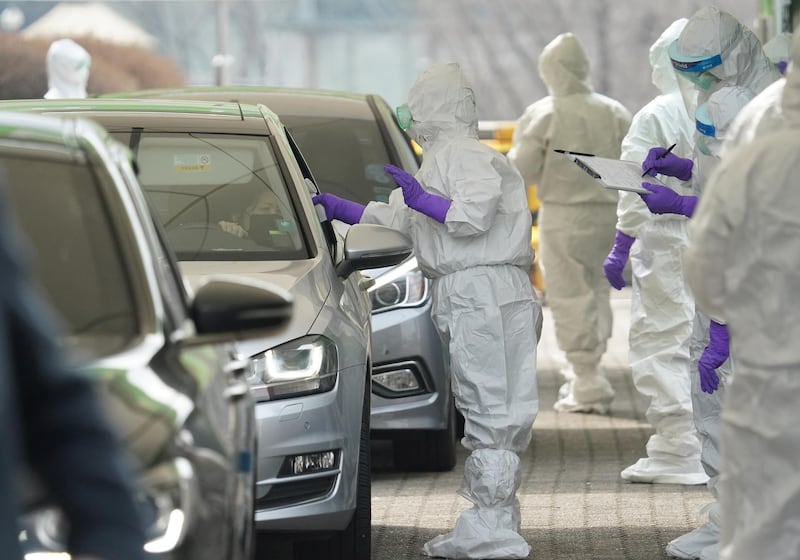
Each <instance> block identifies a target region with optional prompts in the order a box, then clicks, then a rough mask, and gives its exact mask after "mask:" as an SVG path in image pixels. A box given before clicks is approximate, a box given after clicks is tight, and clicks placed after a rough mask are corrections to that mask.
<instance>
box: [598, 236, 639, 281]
mask: <svg viewBox="0 0 800 560" xmlns="http://www.w3.org/2000/svg"><path fill="white" fill-rule="evenodd" d="M634 241H636V238H635V237H631V236H630V235H628V234H626V233H622V232H621V231H619V230H617V235H616V237H615V238H614V247H613V248H612V249H611V252H610V253H609V254H608V256H607V257H606V260H605V261H603V270H604V271H605V273H606V278H608V283H609V284H611V286H612V287H613V288H614V289H615V290H621V289H622V288H624V287H625V278H623V276H622V271H623V269H624V268H625V263H627V262H628V255H630V252H631V245H633V242H634Z"/></svg>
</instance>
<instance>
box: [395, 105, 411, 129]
mask: <svg viewBox="0 0 800 560" xmlns="http://www.w3.org/2000/svg"><path fill="white" fill-rule="evenodd" d="M395 114H396V115H397V123H398V124H399V125H400V128H402V129H403V130H408V129H409V128H411V123H412V122H414V119H412V118H411V109H409V108H408V105H400V106H399V107H397V109H395Z"/></svg>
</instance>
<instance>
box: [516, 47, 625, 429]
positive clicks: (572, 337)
mask: <svg viewBox="0 0 800 560" xmlns="http://www.w3.org/2000/svg"><path fill="white" fill-rule="evenodd" d="M539 75H540V76H541V78H542V80H543V81H544V83H545V84H546V85H547V89H548V90H549V92H550V95H549V96H547V97H545V98H543V99H540V100H539V101H537V102H536V103H534V104H533V105H531V106H529V107H528V108H527V109H525V112H524V113H523V115H522V116H521V117H520V118H519V119H518V120H517V124H516V127H515V129H514V137H513V146H512V147H511V150H510V151H509V152H508V158H509V159H510V160H511V162H512V163H513V164H514V165H516V167H517V169H519V171H520V173H522V177H523V178H524V179H525V183H526V184H528V185H530V184H535V185H537V188H538V195H539V199H540V200H541V203H542V208H541V210H540V211H539V212H540V213H539V236H540V246H541V261H542V267H543V269H544V276H545V283H546V284H547V302H548V304H549V305H550V308H551V309H552V312H553V320H554V322H555V329H556V340H557V342H558V347H559V348H560V349H561V350H562V351H563V352H564V353H565V354H566V359H567V362H568V365H567V367H566V368H565V369H564V370H563V371H562V374H563V375H564V377H565V379H566V381H567V383H565V384H564V386H562V388H561V390H560V391H559V400H558V401H557V402H556V404H555V409H556V410H558V411H562V412H599V413H606V412H608V410H609V405H610V403H611V401H612V400H613V398H614V390H613V389H612V387H611V384H610V383H609V382H608V380H607V379H606V377H605V375H604V374H603V372H602V371H601V369H600V359H601V358H602V356H603V354H604V353H605V351H606V343H607V342H608V339H609V338H610V337H611V324H612V315H611V303H610V301H609V296H610V288H609V285H608V282H607V281H606V279H605V278H604V277H603V259H604V258H605V256H606V255H607V254H608V252H609V250H610V249H611V247H612V245H613V243H614V227H615V223H616V208H617V192H616V191H614V190H611V189H604V188H603V187H602V186H600V185H599V184H598V182H597V181H595V180H594V179H592V178H591V177H589V175H587V174H586V173H584V172H583V171H581V170H580V169H579V168H578V167H577V166H576V165H575V164H574V163H573V162H572V161H570V160H569V159H568V158H566V157H564V156H562V155H561V154H558V153H555V152H554V151H553V150H554V149H562V150H569V151H574V152H584V153H590V154H595V155H598V156H604V157H609V158H618V157H619V156H620V144H621V143H622V138H623V137H624V136H625V134H626V133H627V132H628V127H629V126H630V124H631V115H630V113H629V112H628V111H627V109H625V108H624V107H623V106H622V105H621V104H620V103H618V102H617V101H614V100H613V99H610V98H608V97H605V96H603V95H600V94H598V93H594V91H593V90H592V86H591V84H590V82H589V60H588V59H587V57H586V53H585V52H584V50H583V47H582V46H581V44H580V42H579V41H578V39H577V38H576V37H575V36H574V35H573V34H572V33H564V34H561V35H559V36H558V37H556V38H555V39H553V41H551V42H550V44H548V45H547V46H546V47H545V48H544V50H543V51H542V54H541V55H540V56H539Z"/></svg>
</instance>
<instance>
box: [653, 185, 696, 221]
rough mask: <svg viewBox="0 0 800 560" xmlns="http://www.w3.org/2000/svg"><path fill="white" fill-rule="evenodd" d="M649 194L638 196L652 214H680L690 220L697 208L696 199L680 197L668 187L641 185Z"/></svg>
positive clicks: (694, 197) (693, 197)
mask: <svg viewBox="0 0 800 560" xmlns="http://www.w3.org/2000/svg"><path fill="white" fill-rule="evenodd" d="M642 186H643V187H644V188H646V189H647V190H648V191H650V193H651V194H640V195H639V196H641V197H642V200H644V203H645V204H647V207H648V208H649V209H650V211H651V212H652V213H653V214H682V215H683V216H686V217H687V218H691V217H692V215H693V214H694V209H695V207H696V206H697V197H696V196H688V195H686V196H685V195H681V194H678V193H676V192H675V191H673V190H672V189H671V188H669V187H665V186H663V185H653V184H651V183H642Z"/></svg>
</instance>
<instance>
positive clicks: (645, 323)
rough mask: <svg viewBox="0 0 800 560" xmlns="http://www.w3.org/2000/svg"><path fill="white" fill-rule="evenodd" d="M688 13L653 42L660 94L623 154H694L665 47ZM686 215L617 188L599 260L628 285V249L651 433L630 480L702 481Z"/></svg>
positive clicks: (640, 376)
mask: <svg viewBox="0 0 800 560" xmlns="http://www.w3.org/2000/svg"><path fill="white" fill-rule="evenodd" d="M686 22H687V20H686V19H685V18H682V19H679V20H677V21H675V22H673V23H672V24H671V25H670V26H669V27H668V28H667V29H666V30H665V31H664V32H663V33H662V34H661V36H660V37H659V38H658V39H657V40H656V42H655V43H653V46H652V47H650V65H651V66H652V68H653V74H652V79H653V84H654V85H655V86H656V87H657V88H658V89H659V90H660V91H661V95H659V96H657V97H656V98H655V99H653V100H652V101H650V102H649V103H648V104H647V105H645V106H644V107H643V108H642V109H641V110H640V111H639V112H638V113H636V115H635V116H634V117H633V122H632V124H631V127H630V130H629V131H628V134H627V135H626V136H625V138H624V139H623V140H622V155H621V156H620V159H624V160H629V161H635V162H637V163H641V162H642V161H643V160H644V159H645V157H646V156H647V152H648V150H649V149H650V148H651V147H653V146H671V145H672V144H675V148H674V149H673V151H672V153H674V154H677V155H682V156H685V157H691V155H692V149H693V145H694V122H693V121H692V120H691V119H690V118H689V115H688V113H687V112H686V107H685V105H684V102H683V98H682V97H681V93H680V91H679V90H678V81H677V79H676V78H675V71H674V70H673V69H672V63H671V62H670V59H669V55H668V54H667V47H669V45H670V44H671V43H672V42H673V41H674V40H676V39H677V38H678V36H679V35H680V33H681V31H683V28H684V26H685V25H686ZM664 182H665V183H666V184H668V185H669V186H670V187H672V188H673V190H675V191H676V192H679V193H684V194H690V189H689V185H688V183H682V182H681V181H680V180H678V179H676V178H674V177H665V178H664ZM687 226H688V218H687V217H685V216H681V215H679V214H662V215H656V214H653V213H651V212H650V210H649V209H648V208H647V206H646V205H645V203H644V202H643V201H642V199H641V197H640V196H639V195H638V194H637V193H633V192H626V191H620V193H619V203H618V204H617V235H616V241H615V243H614V248H613V249H612V250H611V253H609V255H608V257H607V258H606V260H605V262H604V264H603V266H604V269H605V273H606V278H608V281H609V282H610V283H611V286H612V287H613V288H615V289H618V290H619V289H622V288H623V287H624V286H625V279H624V278H623V274H622V272H623V269H624V268H625V264H626V262H627V261H628V257H629V256H630V261H631V271H632V277H633V287H632V293H631V324H630V332H629V337H628V340H629V347H630V350H629V359H630V365H631V373H632V376H633V384H634V386H635V387H636V389H637V390H638V391H639V393H641V394H642V395H643V396H644V397H646V398H647V399H648V400H649V406H648V408H647V412H646V416H647V420H648V421H649V422H650V425H651V426H653V429H654V431H655V433H654V434H653V435H652V436H650V439H649V440H648V442H647V446H646V451H647V456H646V457H644V458H641V459H639V460H638V461H637V462H636V463H635V464H633V465H631V466H629V467H628V468H626V469H625V470H623V471H622V473H621V476H622V478H623V479H624V480H628V481H630V482H649V483H667V484H704V483H705V482H707V481H708V476H707V475H706V473H705V471H704V470H703V467H702V465H701V464H700V441H699V439H698V438H697V432H696V431H695V428H694V422H693V420H692V396H691V379H690V375H691V373H690V371H691V364H690V361H689V339H690V337H691V333H692V323H693V320H694V299H693V298H692V295H691V293H690V292H689V290H688V288H687V287H686V284H685V282H684V278H683V265H682V259H683V252H684V250H685V249H686V246H687V244H688V242H689V238H688V230H687Z"/></svg>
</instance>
